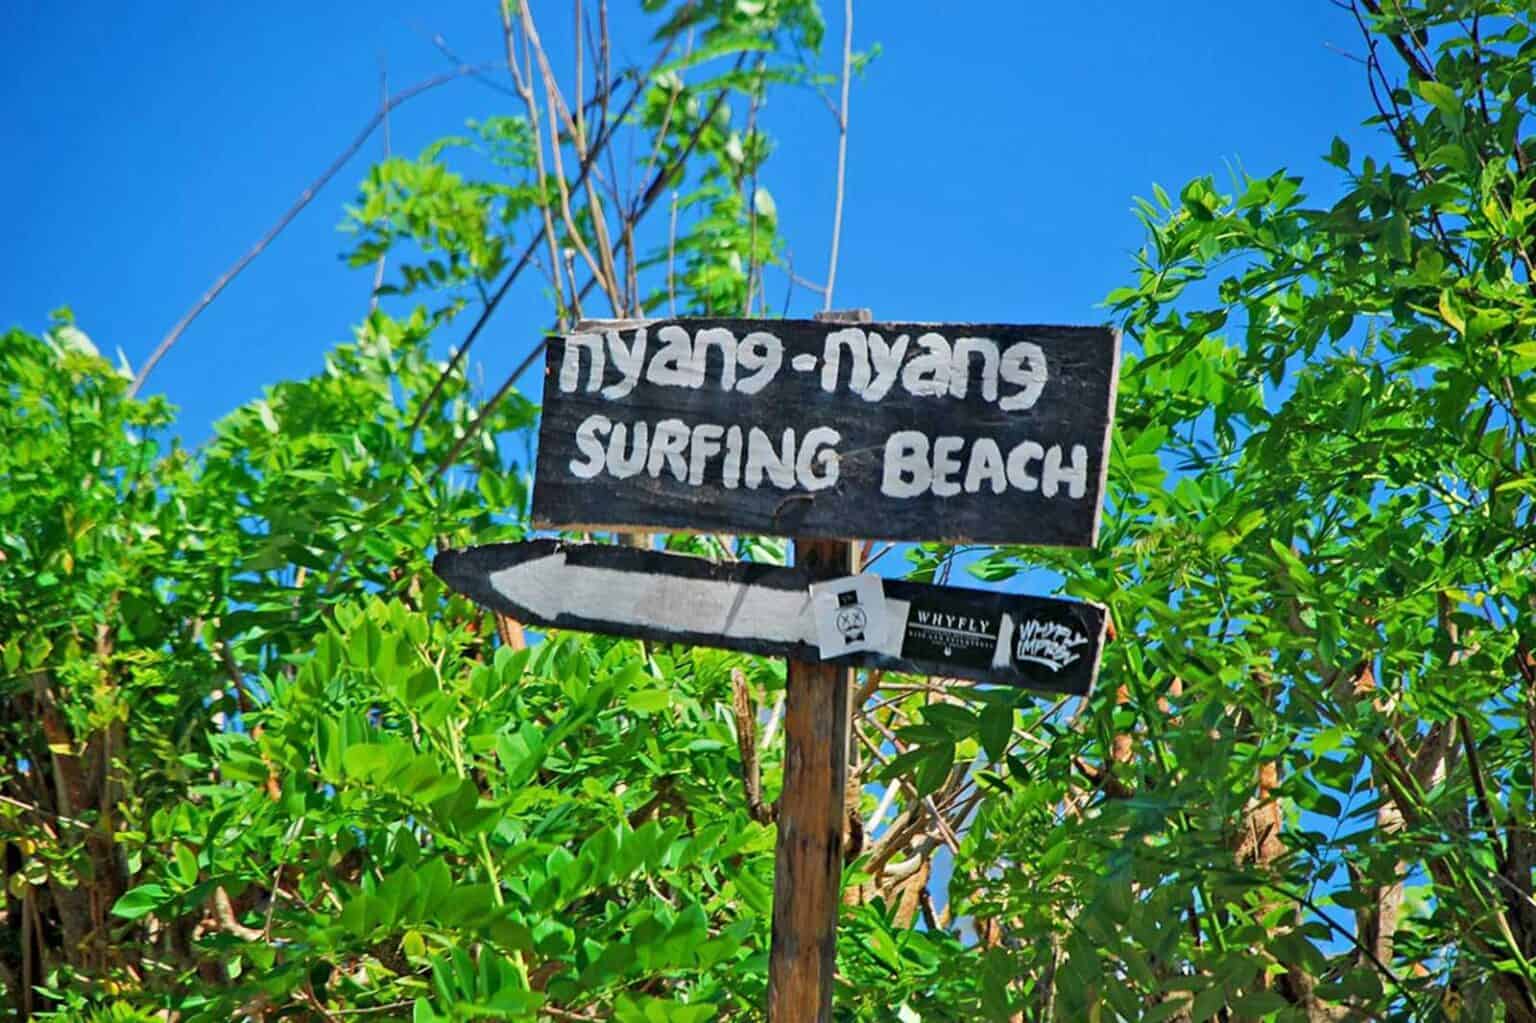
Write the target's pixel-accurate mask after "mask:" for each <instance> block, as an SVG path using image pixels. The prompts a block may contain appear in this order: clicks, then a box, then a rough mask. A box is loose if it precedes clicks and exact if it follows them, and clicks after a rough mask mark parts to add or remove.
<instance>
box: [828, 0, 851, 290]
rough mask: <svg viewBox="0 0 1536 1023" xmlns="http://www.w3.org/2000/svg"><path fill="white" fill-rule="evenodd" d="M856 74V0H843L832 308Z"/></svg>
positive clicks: (830, 263) (830, 284)
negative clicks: (850, 88)
mask: <svg viewBox="0 0 1536 1023" xmlns="http://www.w3.org/2000/svg"><path fill="white" fill-rule="evenodd" d="M852 76H853V0H844V3H843V96H842V109H841V110H839V111H838V115H837V198H836V200H835V202H834V204H833V207H832V255H831V257H830V258H829V259H828V261H827V290H826V291H825V292H824V293H823V301H822V306H821V308H822V309H823V310H827V309H831V308H832V292H833V289H834V287H835V286H836V284H837V249H838V245H839V244H840V243H841V241H842V235H843V190H844V186H845V184H846V182H847V174H848V86H849V79H850V78H851V77H852Z"/></svg>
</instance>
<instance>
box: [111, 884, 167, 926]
mask: <svg viewBox="0 0 1536 1023" xmlns="http://www.w3.org/2000/svg"><path fill="white" fill-rule="evenodd" d="M170 897H171V893H170V892H168V891H166V890H165V889H164V888H163V887H161V886H160V885H157V884H141V885H139V886H138V887H137V888H130V889H128V890H127V891H126V892H124V893H123V894H122V897H121V898H119V899H118V900H117V902H115V903H113V905H112V915H113V916H119V917H122V918H123V919H124V920H137V919H139V918H140V917H143V916H147V915H148V914H150V913H152V912H154V911H155V910H156V909H158V908H160V907H161V906H162V905H164V904H165V903H166V902H167V901H169V899H170Z"/></svg>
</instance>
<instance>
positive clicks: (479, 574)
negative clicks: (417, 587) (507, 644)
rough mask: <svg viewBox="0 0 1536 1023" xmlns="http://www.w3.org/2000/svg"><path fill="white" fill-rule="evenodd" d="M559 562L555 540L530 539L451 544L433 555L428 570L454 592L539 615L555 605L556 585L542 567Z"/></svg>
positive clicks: (504, 610) (527, 614)
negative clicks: (519, 541)
mask: <svg viewBox="0 0 1536 1023" xmlns="http://www.w3.org/2000/svg"><path fill="white" fill-rule="evenodd" d="M564 564H565V558H564V556H563V554H562V553H561V550H560V545H559V544H558V542H556V541H553V540H529V541H524V542H522V543H501V544H491V545H490V546H487V547H450V548H447V549H445V550H441V551H439V552H438V553H437V556H436V557H434V558H433V559H432V571H433V572H434V573H436V575H437V577H438V578H439V579H441V580H442V581H443V582H445V583H447V584H448V587H449V588H450V589H452V590H453V591H454V592H455V593H460V594H463V595H464V596H466V597H468V598H469V599H470V600H473V601H474V602H475V603H477V604H480V605H482V606H485V607H489V608H493V609H495V610H497V611H500V612H502V613H503V614H509V615H513V616H516V617H519V618H524V617H531V618H533V619H539V618H541V617H544V616H546V615H548V614H552V613H554V612H555V611H556V610H557V609H558V605H559V600H558V598H557V597H556V593H557V592H558V591H557V589H556V587H555V586H554V585H553V583H554V580H553V579H552V578H550V577H549V576H548V575H547V573H548V572H549V571H550V570H552V569H557V568H559V567H560V566H562V565H564Z"/></svg>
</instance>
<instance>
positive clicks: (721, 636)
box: [432, 540, 1105, 695]
mask: <svg viewBox="0 0 1536 1023" xmlns="http://www.w3.org/2000/svg"><path fill="white" fill-rule="evenodd" d="M432 567H433V569H434V571H436V572H437V574H438V575H439V576H441V577H442V578H443V580H444V581H445V582H447V583H448V585H449V586H451V587H453V589H455V590H457V591H458V592H460V593H462V594H464V595H465V596H467V597H469V598H471V599H472V600H474V601H475V602H477V603H479V604H482V605H484V606H486V607H489V608H493V609H495V610H497V611H500V612H502V613H503V614H507V615H510V616H512V617H514V618H516V619H518V620H519V621H523V622H529V623H532V624H536V625H542V626H546V627H552V628H562V629H579V630H581V631H585V632H602V633H608V634H611V635H617V636H630V637H634V638H637V639H650V640H659V641H662V642H669V643H686V644H692V645H695V646H712V647H720V648H723V649H726V650H740V651H743V652H746V653H753V654H764V655H768V656H773V657H788V658H791V659H794V660H800V661H814V660H817V659H819V658H821V657H822V656H823V655H824V651H823V649H822V647H821V646H820V645H819V644H818V635H819V634H818V630H817V624H816V617H815V606H814V604H813V600H812V596H811V592H810V585H809V578H808V576H807V575H806V573H805V572H804V571H803V570H800V569H796V568H780V567H777V566H773V565H759V564H753V563H750V562H734V563H730V564H717V563H715V562H712V561H706V560H704V559H702V558H693V557H686V556H682V555H677V554H661V553H659V552H656V551H645V550H637V549H635V548H631V547H609V546H603V545H598V544H572V543H565V542H563V541H559V540H530V541H527V542H524V543H507V544H493V545H490V546H486V547H469V548H465V549H462V550H448V551H443V552H442V553H440V554H439V555H438V556H437V558H436V560H435V561H434V562H433V564H432ZM880 582H881V583H882V585H883V590H884V597H883V601H884V607H883V608H868V609H862V610H861V611H860V612H855V611H854V610H853V608H855V607H857V606H858V605H857V601H858V600H859V599H860V598H859V596H858V595H857V594H856V593H855V591H856V590H858V589H860V587H858V586H857V585H856V584H855V583H854V580H853V579H849V580H847V583H848V587H847V592H846V594H837V593H833V594H832V595H831V596H832V597H833V598H836V597H838V596H841V597H842V601H841V603H842V607H839V608H838V610H840V611H844V612H846V613H845V614H841V615H839V620H840V621H841V622H843V623H846V624H850V625H852V624H854V623H857V622H859V621H861V620H867V621H869V622H876V623H877V622H880V621H882V620H883V621H884V624H885V628H884V629H883V630H882V631H881V634H880V635H878V636H876V635H873V634H872V635H870V636H868V637H860V638H867V640H868V641H869V642H870V643H871V644H873V645H874V649H869V650H865V651H862V652H859V653H853V654H847V655H845V656H844V657H843V658H842V659H843V661H844V663H848V664H855V665H861V666H864V667H871V668H884V669H886V670H889V671H898V672H905V673H910V674H918V675H940V676H945V677H951V678H965V679H972V680H975V681H978V682H996V683H1002V684H1006V685H1013V686H1022V687H1025V688H1029V689H1042V690H1048V691H1051V692H1058V693H1069V694H1075V695H1081V694H1084V693H1086V692H1087V691H1088V689H1089V688H1090V687H1091V686H1092V684H1093V679H1094V676H1095V674H1096V673H1097V671H1098V666H1099V653H1100V650H1101V648H1102V646H1103V640H1104V623H1105V614H1104V609H1103V608H1102V607H1099V606H1098V605H1096V604H1088V603H1082V602H1079V601H1071V600H1056V599H1053V598H1048V597H1029V596H1023V595H1019V594H1010V593H994V592H991V591H988V590H974V589H966V588H962V587H958V586H933V585H929V584H926V583H915V582H907V581H905V580H899V579H882V580H880ZM828 585H829V587H830V588H831V589H833V590H835V589H836V586H837V584H836V582H834V583H832V584H828ZM873 631H874V630H873V629H872V630H871V632H873ZM823 634H824V633H823Z"/></svg>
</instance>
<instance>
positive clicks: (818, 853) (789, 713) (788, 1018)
mask: <svg viewBox="0 0 1536 1023" xmlns="http://www.w3.org/2000/svg"><path fill="white" fill-rule="evenodd" d="M816 318H817V319H818V320H822V321H826V322H832V323H867V322H868V321H869V320H870V319H871V318H872V317H871V314H870V311H869V310H867V309H857V310H853V311H850V312H835V313H818V314H817V315H816ZM854 552H855V545H854V544H851V543H847V542H845V541H842V540H798V539H797V540H796V541H795V563H796V564H797V565H799V566H801V567H803V568H805V569H806V571H807V572H808V573H809V574H810V577H811V579H812V580H813V581H817V580H822V579H835V578H838V577H839V576H845V575H852V574H853V573H854V572H855V571H857V569H858V566H857V565H856V564H855V562H856V558H857V556H856V554H855V553H854ZM852 682H853V671H852V670H851V669H849V668H847V667H844V666H842V665H840V664H838V663H835V662H830V663H829V662H826V661H818V662H806V661H790V662H789V670H788V672H787V676H786V679H785V685H784V788H783V791H782V792H781V793H780V795H779V817H778V825H779V833H778V844H777V846H776V848H775V851H774V871H773V944H772V947H771V950H770V952H769V961H768V1019H769V1023H831V1020H832V987H833V976H834V974H835V972H836V969H837V908H838V905H839V904H840V901H841V900H840V898H839V895H840V892H841V888H842V878H843V810H844V807H843V790H844V788H845V787H846V785H847V781H848V729H849V728H850V727H851V725H850V722H849V710H850V708H849V706H848V694H849V692H850V691H851V689H852Z"/></svg>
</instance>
